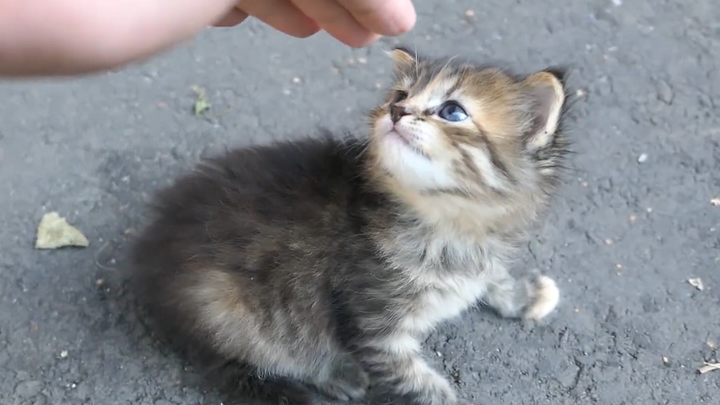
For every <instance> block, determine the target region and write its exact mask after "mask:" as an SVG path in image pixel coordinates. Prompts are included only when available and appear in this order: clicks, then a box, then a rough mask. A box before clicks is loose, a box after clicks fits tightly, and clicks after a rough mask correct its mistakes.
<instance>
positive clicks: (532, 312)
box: [523, 276, 560, 320]
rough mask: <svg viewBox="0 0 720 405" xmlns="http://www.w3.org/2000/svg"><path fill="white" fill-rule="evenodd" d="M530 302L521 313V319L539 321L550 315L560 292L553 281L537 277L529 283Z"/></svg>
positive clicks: (558, 299)
mask: <svg viewBox="0 0 720 405" xmlns="http://www.w3.org/2000/svg"><path fill="white" fill-rule="evenodd" d="M529 288H530V290H531V294H530V296H531V297H532V298H531V301H530V304H529V305H528V306H527V308H526V309H525V311H524V313H523V318H525V319H532V320H540V319H542V318H544V317H546V316H547V315H548V314H550V313H551V312H552V311H553V310H554V309H555V307H557V304H558V301H560V290H559V289H558V287H557V284H555V281H554V280H553V279H551V278H550V277H547V276H538V277H537V278H535V279H534V280H532V281H531V284H530V286H529Z"/></svg>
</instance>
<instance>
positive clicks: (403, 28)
mask: <svg viewBox="0 0 720 405" xmlns="http://www.w3.org/2000/svg"><path fill="white" fill-rule="evenodd" d="M335 1H337V2H338V3H340V4H341V5H342V6H343V7H345V9H347V10H348V12H350V14H352V15H353V17H354V18H355V20H357V21H358V22H359V23H360V24H362V25H363V26H364V27H366V28H367V29H368V30H370V31H372V32H375V33H378V34H380V35H386V36H396V35H400V34H404V33H406V32H408V31H410V30H411V29H412V28H413V26H414V25H415V22H416V20H417V14H416V12H415V7H414V6H413V4H412V1H411V0H335Z"/></svg>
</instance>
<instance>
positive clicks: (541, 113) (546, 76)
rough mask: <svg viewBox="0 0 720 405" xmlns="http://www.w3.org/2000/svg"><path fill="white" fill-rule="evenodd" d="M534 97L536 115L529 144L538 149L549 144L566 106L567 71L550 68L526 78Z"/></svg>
mask: <svg viewBox="0 0 720 405" xmlns="http://www.w3.org/2000/svg"><path fill="white" fill-rule="evenodd" d="M525 82H526V84H527V85H528V86H529V88H530V93H531V94H532V97H533V98H534V110H533V111H534V115H535V119H534V121H533V124H532V127H531V129H530V132H529V133H528V135H529V139H528V146H529V147H530V148H532V149H538V148H542V147H545V146H547V145H549V144H550V143H551V142H552V140H553V138H554V136H555V133H556V131H557V130H558V127H559V125H560V120H561V118H562V114H563V108H565V71H563V70H559V69H552V70H551V69H548V70H545V71H542V72H539V73H535V74H533V75H531V76H530V77H528V78H527V79H525Z"/></svg>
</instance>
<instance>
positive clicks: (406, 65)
mask: <svg viewBox="0 0 720 405" xmlns="http://www.w3.org/2000/svg"><path fill="white" fill-rule="evenodd" d="M388 54H389V55H390V58H392V60H393V63H394V65H395V70H397V71H400V72H404V71H407V70H408V69H412V68H413V66H415V64H416V63H417V61H418V57H417V55H416V54H414V53H413V52H410V50H408V49H407V48H403V47H401V46H398V47H395V48H393V49H392V50H391V51H389V52H388Z"/></svg>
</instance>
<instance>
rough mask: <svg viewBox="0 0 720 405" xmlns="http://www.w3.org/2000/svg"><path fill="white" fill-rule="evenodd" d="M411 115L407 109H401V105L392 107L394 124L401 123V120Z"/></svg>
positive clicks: (391, 115)
mask: <svg viewBox="0 0 720 405" xmlns="http://www.w3.org/2000/svg"><path fill="white" fill-rule="evenodd" d="M406 115H410V113H409V112H408V111H407V110H406V109H405V107H401V106H399V105H393V106H392V107H390V118H391V119H392V122H393V124H397V122H398V121H400V118H402V117H404V116H406Z"/></svg>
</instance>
